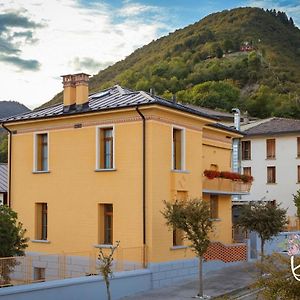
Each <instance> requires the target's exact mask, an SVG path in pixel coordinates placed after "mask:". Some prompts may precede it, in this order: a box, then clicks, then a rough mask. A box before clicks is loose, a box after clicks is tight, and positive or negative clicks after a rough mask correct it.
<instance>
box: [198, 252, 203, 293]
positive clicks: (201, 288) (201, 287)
mask: <svg viewBox="0 0 300 300" xmlns="http://www.w3.org/2000/svg"><path fill="white" fill-rule="evenodd" d="M198 296H199V297H203V257H202V256H200V257H199V292H198Z"/></svg>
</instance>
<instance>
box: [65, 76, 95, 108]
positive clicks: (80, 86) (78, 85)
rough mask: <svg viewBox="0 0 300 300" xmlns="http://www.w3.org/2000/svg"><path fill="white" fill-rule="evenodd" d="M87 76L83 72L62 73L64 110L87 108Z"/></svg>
mask: <svg viewBox="0 0 300 300" xmlns="http://www.w3.org/2000/svg"><path fill="white" fill-rule="evenodd" d="M89 76H90V75H88V74H85V73H78V74H72V75H63V76H62V78H63V86H64V112H69V111H71V110H77V111H80V110H83V109H86V108H88V100H89V99H88V97H89Z"/></svg>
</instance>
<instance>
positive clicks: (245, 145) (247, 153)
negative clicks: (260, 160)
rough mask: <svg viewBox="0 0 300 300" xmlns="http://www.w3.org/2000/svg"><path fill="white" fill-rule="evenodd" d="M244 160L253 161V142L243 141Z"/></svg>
mask: <svg viewBox="0 0 300 300" xmlns="http://www.w3.org/2000/svg"><path fill="white" fill-rule="evenodd" d="M242 159H243V160H250V159H251V141H242Z"/></svg>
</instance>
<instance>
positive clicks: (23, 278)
mask: <svg viewBox="0 0 300 300" xmlns="http://www.w3.org/2000/svg"><path fill="white" fill-rule="evenodd" d="M109 251H110V249H109V248H105V249H103V252H104V253H105V252H107V253H108V252H109ZM144 257H145V249H144V247H132V248H121V247H119V248H118V249H117V250H116V251H115V254H114V261H113V271H114V272H120V271H132V270H137V269H142V268H143V267H144ZM99 266H100V261H99V260H98V251H97V250H96V249H95V250H92V251H86V252H74V253H61V254H47V255H36V254H30V253H29V254H27V255H26V256H19V257H7V258H0V288H1V287H5V286H11V285H19V284H29V283H34V282H43V281H49V280H56V279H65V278H75V277H81V276H90V275H96V274H99Z"/></svg>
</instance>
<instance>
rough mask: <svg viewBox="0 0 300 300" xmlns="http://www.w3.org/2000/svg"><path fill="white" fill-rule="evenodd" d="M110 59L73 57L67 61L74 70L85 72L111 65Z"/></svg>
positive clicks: (95, 70)
mask: <svg viewBox="0 0 300 300" xmlns="http://www.w3.org/2000/svg"><path fill="white" fill-rule="evenodd" d="M112 64H113V62H112V61H105V62H101V61H97V60H95V59H93V58H91V57H81V58H80V57H75V58H74V59H73V60H72V61H70V62H69V65H70V66H71V67H72V68H73V69H74V70H75V71H80V72H86V73H89V72H90V73H96V72H98V71H100V70H103V69H104V68H106V67H108V66H110V65H112Z"/></svg>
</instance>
